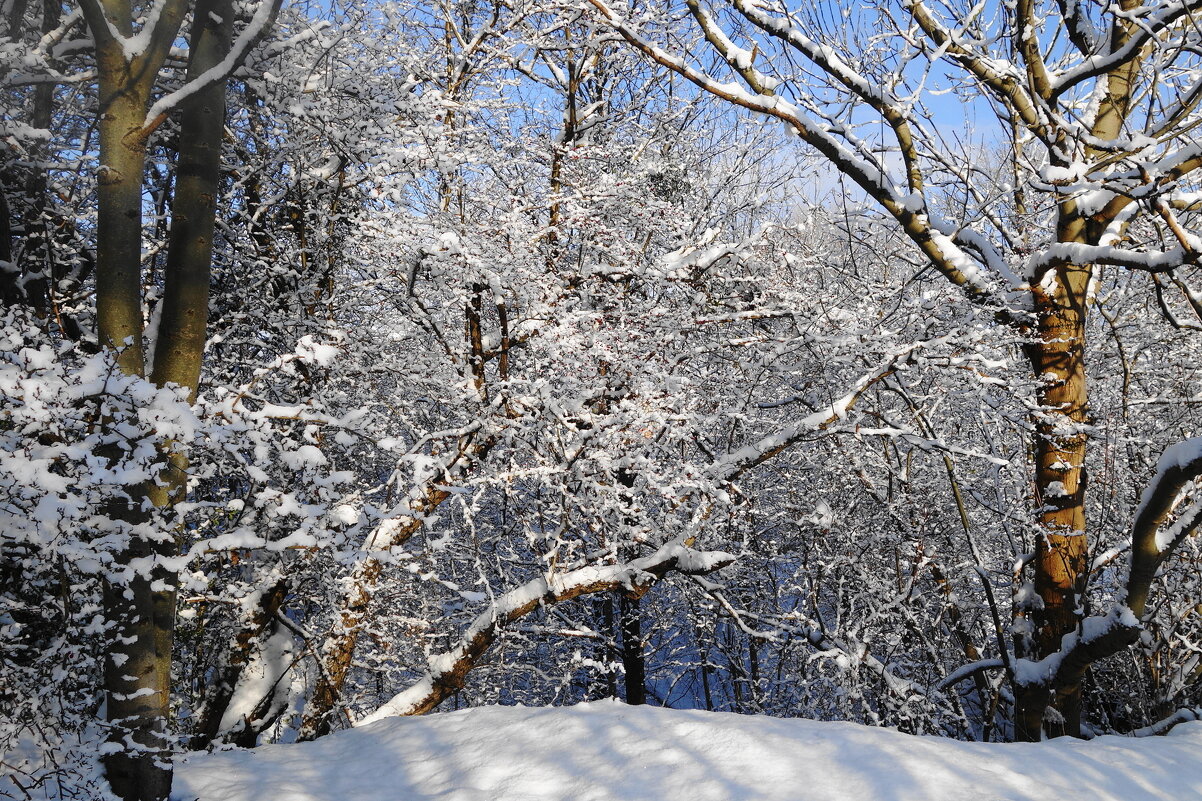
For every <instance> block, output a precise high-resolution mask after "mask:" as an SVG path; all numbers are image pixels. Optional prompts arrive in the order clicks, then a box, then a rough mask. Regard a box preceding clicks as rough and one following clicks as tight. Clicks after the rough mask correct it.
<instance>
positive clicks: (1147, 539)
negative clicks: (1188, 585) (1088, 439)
mask: <svg viewBox="0 0 1202 801" xmlns="http://www.w3.org/2000/svg"><path fill="white" fill-rule="evenodd" d="M1199 476H1202V437H1192V438H1190V439H1187V440H1184V441H1182V442H1178V443H1176V444H1175V445H1172V446H1170V447H1169V448H1167V449H1165V452H1164V454H1163V455H1162V456H1161V457H1160V461H1159V462H1158V463H1157V465H1156V474H1155V475H1154V476H1153V477H1152V479H1151V481H1149V482H1148V484H1147V486H1146V487H1145V488H1144V491H1143V494H1142V495H1141V497H1140V501H1139V506H1138V507H1137V508H1136V512H1135V519H1134V521H1133V522H1132V524H1131V572H1130V573H1129V575H1128V578H1127V605H1128V606H1130V607H1131V609H1132V610H1133V611H1134V612H1135V614H1136V615H1142V614H1143V611H1144V606H1145V605H1146V604H1147V599H1148V589H1149V587H1150V586H1151V584H1152V579H1153V578H1154V577H1155V575H1156V570H1157V568H1159V567H1160V565H1161V563H1162V562H1163V561H1164V560H1165V559H1166V558H1168V556H1169V555H1170V554H1171V553H1172V552H1173V549H1174V548H1176V547H1177V545H1178V544H1180V543H1181V541H1182V540H1184V539H1185V538H1186V537H1187V536H1189V535H1190V534H1191V533H1193V531H1195V530H1196V529H1197V527H1198V525H1199V523H1202V507H1199V505H1198V504H1194V505H1192V506H1191V507H1190V508H1189V509H1187V510H1185V511H1184V513H1183V514H1182V515H1180V516H1179V518H1178V520H1177V521H1176V522H1175V523H1174V524H1173V525H1172V526H1169V527H1168V528H1165V523H1166V522H1167V521H1168V518H1169V515H1170V514H1171V513H1172V512H1173V510H1174V509H1175V508H1176V507H1177V504H1178V502H1179V501H1180V499H1181V495H1182V493H1183V492H1184V491H1185V490H1186V489H1188V488H1189V487H1191V486H1192V485H1193V483H1194V480H1195V479H1196V478H1198V477H1199Z"/></svg>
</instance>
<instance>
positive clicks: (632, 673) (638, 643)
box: [618, 595, 647, 704]
mask: <svg viewBox="0 0 1202 801" xmlns="http://www.w3.org/2000/svg"><path fill="white" fill-rule="evenodd" d="M618 604H619V607H620V608H621V614H622V672H623V673H624V674H625V676H626V703H628V704H645V703H647V661H646V658H645V657H644V655H643V618H642V615H641V613H640V610H639V599H638V598H631V597H629V596H627V595H622V596H619V599H618Z"/></svg>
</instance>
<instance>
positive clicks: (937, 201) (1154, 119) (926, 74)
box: [591, 0, 1202, 739]
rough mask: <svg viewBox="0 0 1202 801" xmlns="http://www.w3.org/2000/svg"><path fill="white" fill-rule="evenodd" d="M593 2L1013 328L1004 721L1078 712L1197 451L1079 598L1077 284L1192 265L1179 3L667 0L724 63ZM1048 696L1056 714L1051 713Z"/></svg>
mask: <svg viewBox="0 0 1202 801" xmlns="http://www.w3.org/2000/svg"><path fill="white" fill-rule="evenodd" d="M591 5H592V6H593V8H594V9H595V10H596V12H597V14H598V15H599V17H600V18H601V19H603V20H605V21H607V22H608V23H609V24H610V25H611V26H612V27H613V29H614V30H615V31H616V32H617V33H618V34H619V35H620V36H621V37H622V38H623V39H624V40H625V41H627V42H628V43H629V44H630V45H631V46H633V47H634V48H636V49H637V50H639V51H640V52H642V53H643V54H644V55H645V56H647V57H648V58H650V59H652V60H654V61H656V62H657V63H659V64H661V65H663V66H665V67H667V68H668V69H671V70H673V71H674V72H676V73H678V74H680V75H682V76H683V77H685V78H687V79H688V80H690V81H691V82H693V83H694V84H695V85H696V86H698V87H700V88H701V89H703V90H705V91H707V92H709V93H711V94H713V95H715V96H717V97H720V98H723V99H724V100H726V101H728V102H730V103H733V104H735V105H738V106H741V107H744V108H747V109H750V110H752V111H755V112H757V113H761V114H764V115H767V116H770V117H773V118H776V119H779V120H781V121H782V122H783V123H784V124H785V125H786V126H788V127H789V128H790V129H791V130H792V131H793V132H795V133H796V135H797V136H798V138H799V139H801V140H802V141H803V142H804V143H805V144H806V145H808V146H809V147H811V148H813V149H814V150H815V151H817V152H818V153H819V154H821V156H822V157H823V158H824V159H825V160H826V161H827V162H828V163H829V164H830V165H831V166H832V167H833V168H834V169H835V170H836V171H837V172H838V173H839V174H840V175H841V176H843V177H844V178H846V179H847V180H848V181H850V182H852V183H853V184H854V185H855V186H856V187H857V188H858V189H859V191H862V192H863V193H864V196H865V197H866V198H867V199H870V200H871V201H872V202H873V203H874V204H875V206H876V208H877V209H878V210H879V212H880V213H881V214H882V215H883V216H884V217H885V218H886V219H888V220H890V221H891V222H892V224H893V225H895V226H897V229H898V230H899V232H901V233H903V234H904V235H905V237H906V238H907V239H908V240H909V242H910V244H911V246H912V247H913V248H916V249H917V251H918V252H919V253H921V254H922V257H923V258H924V259H925V261H926V262H927V264H929V265H930V266H931V267H932V268H934V269H935V270H936V271H938V272H939V273H940V274H942V275H943V276H944V277H945V278H946V279H947V280H948V281H950V282H951V283H952V284H953V285H955V286H957V287H959V288H961V290H962V291H963V293H964V295H965V297H966V298H968V299H969V300H970V301H971V302H972V303H974V304H976V305H978V306H980V307H982V308H984V309H986V310H988V311H989V312H990V313H992V314H993V316H994V318H995V319H996V321H997V323H998V324H999V325H1004V326H1008V327H1010V328H1012V329H1013V330H1015V331H1016V332H1018V333H1019V334H1020V335H1022V336H1024V337H1026V338H1027V344H1026V345H1025V346H1024V352H1025V354H1026V359H1027V362H1028V364H1029V369H1030V370H1031V373H1032V375H1033V376H1034V377H1035V379H1036V381H1037V388H1036V398H1035V400H1036V403H1037V404H1038V408H1037V409H1035V410H1034V411H1033V413H1032V422H1033V425H1034V429H1035V430H1034V433H1033V436H1032V438H1031V448H1032V463H1033V464H1032V474H1031V479H1032V486H1031V494H1030V499H1031V504H1032V511H1031V514H1032V525H1033V527H1034V532H1035V550H1034V554H1033V555H1032V556H1031V557H1030V559H1029V560H1026V564H1027V569H1028V570H1029V573H1030V581H1029V583H1026V584H1022V585H1020V586H1019V587H1017V588H1016V591H1015V597H1014V609H1015V614H1016V620H1015V623H1014V625H1013V626H1012V632H1013V634H1014V648H1015V655H1016V657H1017V661H1016V662H1015V665H1014V670H1013V673H1012V679H1013V681H1014V684H1015V690H1016V694H1017V700H1016V704H1017V706H1016V726H1017V736H1018V737H1020V738H1023V739H1038V738H1039V736H1040V734H1041V731H1044V730H1045V726H1046V730H1047V731H1049V732H1050V733H1067V734H1079V733H1080V732H1081V701H1080V697H1081V689H1080V682H1081V679H1082V676H1083V673H1084V670H1085V669H1086V667H1087V666H1088V665H1089V664H1091V663H1092V662H1094V661H1095V660H1097V659H1099V658H1101V657H1102V656H1104V655H1106V654H1109V653H1113V652H1114V651H1115V650H1117V649H1119V648H1121V647H1123V646H1125V645H1126V644H1128V643H1130V642H1133V641H1134V640H1135V639H1136V637H1137V636H1138V634H1139V632H1140V630H1141V628H1142V623H1141V622H1140V618H1141V617H1143V616H1144V614H1145V603H1146V599H1147V593H1148V589H1149V586H1150V582H1151V579H1152V577H1153V575H1154V573H1155V570H1156V569H1157V568H1158V567H1159V566H1160V565H1161V564H1162V563H1163V562H1164V560H1165V559H1166V558H1167V556H1168V555H1169V554H1170V553H1171V552H1172V550H1173V549H1174V548H1175V547H1176V546H1177V544H1179V543H1180V542H1181V541H1182V538H1183V537H1184V536H1185V535H1186V534H1187V533H1188V532H1191V531H1192V530H1193V528H1194V526H1195V524H1196V522H1197V521H1196V520H1195V518H1194V516H1193V514H1192V512H1190V513H1186V514H1185V516H1184V517H1182V518H1181V519H1179V520H1177V521H1176V523H1175V524H1174V527H1172V528H1171V532H1172V533H1171V534H1169V533H1164V534H1162V535H1161V537H1160V539H1159V540H1157V535H1156V534H1155V533H1154V532H1155V531H1156V530H1160V529H1161V527H1162V526H1165V525H1167V521H1168V518H1169V509H1170V508H1171V507H1172V506H1173V504H1174V502H1175V501H1176V500H1177V499H1178V498H1179V496H1180V494H1181V493H1183V492H1185V491H1187V490H1188V489H1189V488H1190V487H1191V486H1192V483H1191V481H1192V479H1193V478H1194V477H1195V476H1196V475H1197V474H1198V469H1199V463H1198V462H1197V460H1195V459H1193V458H1184V459H1178V460H1177V461H1174V459H1177V456H1180V455H1181V454H1182V453H1183V452H1182V451H1180V450H1178V449H1174V450H1172V451H1171V452H1170V454H1169V455H1166V457H1165V458H1166V459H1167V460H1168V462H1171V463H1173V464H1176V465H1178V466H1177V467H1171V466H1167V467H1166V466H1164V465H1165V463H1163V462H1162V468H1161V469H1160V470H1159V471H1158V473H1157V475H1156V476H1154V477H1153V479H1152V481H1151V483H1150V484H1149V485H1148V489H1147V490H1146V496H1145V501H1144V502H1143V503H1142V504H1141V507H1140V509H1139V511H1138V512H1137V513H1136V515H1135V519H1134V521H1133V522H1132V528H1131V535H1132V540H1133V551H1132V558H1131V565H1130V570H1129V571H1128V574H1127V578H1126V580H1125V588H1124V590H1123V592H1122V593H1121V594H1120V596H1119V597H1118V598H1116V601H1115V604H1114V606H1113V607H1112V609H1111V610H1110V611H1109V612H1108V613H1106V614H1105V615H1102V616H1100V617H1098V616H1093V617H1087V615H1086V612H1085V610H1084V607H1083V599H1084V596H1085V592H1086V582H1087V579H1088V577H1089V565H1088V553H1089V547H1088V538H1087V530H1088V525H1087V508H1088V507H1087V493H1086V485H1087V479H1086V461H1087V447H1088V444H1089V440H1090V430H1091V429H1090V424H1091V416H1090V412H1089V403H1088V386H1087V379H1086V364H1087V351H1086V330H1087V325H1088V323H1089V315H1090V307H1091V305H1092V303H1093V299H1092V296H1091V286H1092V285H1093V283H1094V282H1095V281H1096V280H1097V278H1098V276H1099V275H1100V274H1102V273H1104V272H1105V271H1109V270H1115V269H1125V270H1137V271H1143V272H1147V273H1151V274H1154V275H1156V274H1168V275H1178V274H1181V273H1186V274H1188V272H1189V269H1190V267H1191V266H1192V265H1193V264H1194V263H1195V262H1196V261H1197V258H1198V255H1197V254H1198V247H1199V241H1198V239H1197V237H1195V236H1194V235H1193V234H1190V233H1189V229H1190V227H1191V223H1190V220H1191V219H1192V215H1194V214H1195V213H1196V209H1197V207H1196V200H1195V196H1194V195H1193V194H1192V191H1191V190H1192V187H1193V176H1194V175H1195V173H1196V171H1197V168H1198V167H1199V166H1200V165H1202V160H1200V159H1199V156H1198V154H1197V150H1196V145H1195V141H1196V140H1195V138H1194V137H1193V135H1192V133H1191V131H1192V130H1193V126H1194V125H1195V121H1196V118H1197V101H1198V96H1199V91H1200V88H1202V85H1200V84H1199V83H1198V82H1197V81H1196V79H1195V75H1196V73H1195V69H1196V59H1195V56H1194V55H1193V54H1192V50H1191V48H1192V44H1191V43H1192V42H1193V41H1194V40H1195V38H1196V36H1197V33H1196V31H1195V30H1194V27H1193V26H1192V24H1191V23H1190V21H1189V20H1190V19H1191V14H1192V13H1193V12H1194V10H1195V8H1196V7H1195V5H1194V4H1192V3H1189V2H1173V3H1164V4H1160V5H1156V6H1138V5H1137V4H1135V3H1126V4H1121V5H1119V6H1108V7H1103V6H1100V5H1097V6H1095V5H1092V4H1077V3H1073V4H1052V3H1038V2H1020V3H1018V4H1016V5H1015V6H1013V7H1009V6H1006V7H998V8H996V9H984V10H982V9H979V8H974V9H972V10H971V11H966V12H959V11H957V10H955V9H952V8H938V9H937V8H934V7H933V6H930V5H929V4H926V3H923V2H917V1H915V2H902V3H897V4H887V5H884V6H881V7H880V8H879V9H874V10H868V11H859V10H855V9H851V8H843V9H840V16H839V18H832V17H830V16H829V15H828V14H827V12H828V11H829V9H827V8H826V7H821V8H817V7H816V8H812V9H801V8H790V7H788V6H787V5H786V4H783V3H753V2H742V0H732V2H730V3H723V4H719V5H717V6H711V5H707V4H704V3H701V2H693V0H686V2H684V3H683V4H682V6H683V7H682V8H681V9H680V12H681V13H682V14H684V15H686V16H687V17H688V18H691V20H692V22H693V23H694V25H695V26H696V29H697V30H698V31H699V32H700V33H701V35H703V36H704V37H705V39H706V41H707V42H708V43H709V45H710V48H711V50H710V52H711V53H713V54H714V55H716V56H717V58H718V61H719V63H721V64H722V65H723V70H725V71H726V72H727V73H729V74H730V75H732V76H733V77H735V78H737V80H738V81H739V83H730V82H726V78H725V75H724V74H723V71H722V70H718V69H716V68H711V65H709V64H708V63H707V62H706V61H705V60H704V59H701V58H699V57H696V56H690V55H687V54H686V53H684V52H683V51H681V50H679V49H678V48H675V47H674V46H673V45H672V44H671V43H668V44H666V45H663V44H658V43H657V42H656V37H657V32H658V33H659V34H660V35H664V34H665V32H666V35H668V36H670V35H672V30H671V28H665V27H663V22H662V21H663V20H666V19H668V18H669V17H670V16H671V15H672V14H673V13H675V6H673V8H672V9H671V10H669V9H664V10H663V11H662V12H659V13H652V12H638V11H636V10H635V9H634V8H633V7H618V6H615V5H611V4H609V3H607V2H604V0H591ZM874 31H879V32H880V33H873V32H874ZM945 89H946V90H949V91H954V92H956V93H957V94H958V95H959V96H960V97H963V98H965V100H964V102H966V103H969V104H975V105H974V106H973V107H974V108H977V109H980V110H981V111H982V112H983V111H984V110H985V109H987V108H988V109H991V110H992V111H993V112H994V113H995V114H996V115H997V118H998V120H999V128H1000V137H1001V139H1002V140H1003V141H1004V142H1005V143H1006V147H1007V148H1008V150H1007V159H1008V165H1007V170H1008V171H1009V172H1010V173H1011V174H1010V175H1008V176H1006V177H1004V178H1001V179H999V177H998V176H997V175H996V173H995V172H993V171H990V170H986V169H982V167H981V165H980V164H979V163H974V162H977V161H978V159H977V157H976V155H975V154H974V152H973V150H972V149H971V147H972V146H971V145H969V144H968V142H969V140H970V138H971V134H970V135H969V136H966V137H963V138H962V139H961V140H960V141H956V140H951V141H949V137H948V136H947V135H941V133H940V131H942V130H946V125H945V124H943V120H941V119H938V116H939V115H940V114H941V113H944V112H943V110H942V109H940V108H939V107H938V106H937V105H936V104H935V101H934V100H932V98H933V97H934V95H933V94H932V93H933V92H935V91H943V90H945ZM1182 447H1186V446H1182ZM1174 454H1175V455H1174ZM1170 477H1171V478H1170ZM1166 531H1167V530H1166ZM1179 535H1180V536H1179ZM1049 706H1051V707H1053V708H1055V709H1056V710H1057V713H1058V714H1057V715H1056V716H1054V717H1048V718H1047V719H1046V720H1045V711H1046V710H1047V709H1048V707H1049Z"/></svg>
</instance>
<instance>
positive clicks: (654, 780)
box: [171, 702, 1202, 801]
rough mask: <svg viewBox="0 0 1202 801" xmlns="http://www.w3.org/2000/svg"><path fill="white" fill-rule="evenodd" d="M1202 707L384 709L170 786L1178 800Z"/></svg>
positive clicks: (599, 795)
mask: <svg viewBox="0 0 1202 801" xmlns="http://www.w3.org/2000/svg"><path fill="white" fill-rule="evenodd" d="M1200 749H1202V721H1195V722H1187V723H1182V724H1180V725H1179V726H1177V727H1176V728H1175V729H1173V730H1172V732H1171V733H1170V734H1169V736H1167V737H1143V738H1125V737H1099V738H1097V739H1095V740H1092V741H1089V742H1084V741H1080V740H1072V739H1068V738H1063V739H1058V740H1053V741H1050V742H1045V743H1014V744H991V743H966V742H959V741H955V740H947V739H942V738H938V737H914V736H911V735H908V734H902V733H900V732H898V731H895V730H892V729H878V728H871V727H867V726H861V725H858V724H854V723H824V722H817V721H811V720H797V719H794V720H787V719H781V718H768V717H760V716H744V715H732V714H727V713H719V712H699V711H682V710H672V709H661V708H656V707H646V706H643V707H632V706H626V705H624V704H618V703H613V702H594V703H588V704H580V705H578V706H573V707H560V708H530V707H502V706H492V707H478V708H474V709H467V710H462V711H459V712H450V713H445V714H437V715H429V716H426V717H420V718H390V719H387V720H382V721H380V722H378V723H373V724H371V725H369V726H365V727H363V728H359V729H352V730H350V731H345V732H341V733H338V734H334V735H331V736H329V737H325V738H322V739H320V740H317V741H315V742H311V743H300V744H293V745H272V746H264V747H262V748H258V749H255V750H253V751H246V750H239V751H224V752H216V753H212V754H200V755H192V756H190V757H188V758H187V760H186V761H184V762H182V763H181V764H179V765H178V767H177V768H176V773H175V785H174V788H173V793H172V796H171V797H172V798H173V799H175V801H193V799H199V801H411V800H413V799H440V801H511V800H512V801H519V799H520V801H740V800H744V799H745V800H746V801H750V800H751V799H755V800H756V801H810V799H812V800H813V801H963V800H964V799H972V801H1026V800H1027V799H1029V800H1030V801H1046V799H1048V798H1061V799H1076V800H1077V801H1160V800H1161V799H1164V801H1169V800H1170V799H1172V800H1173V801H1183V800H1184V799H1192V798H1202V760H1199V759H1198V758H1197V755H1198V753H1199V751H1200Z"/></svg>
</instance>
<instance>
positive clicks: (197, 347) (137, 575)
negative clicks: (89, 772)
mask: <svg viewBox="0 0 1202 801" xmlns="http://www.w3.org/2000/svg"><path fill="white" fill-rule="evenodd" d="M278 6H279V3H278V2H275V3H272V2H263V3H259V4H258V5H257V6H256V14H255V17H254V18H253V19H252V20H251V22H250V23H249V24H248V25H247V26H246V28H245V30H243V31H242V32H241V35H240V37H239V40H238V42H237V46H234V44H233V41H232V34H233V29H234V23H235V12H236V11H237V8H236V6H235V4H234V3H233V2H231V0H202V1H201V2H199V3H197V4H196V5H195V8H192V4H190V3H188V2H176V1H175V0H170V1H169V2H163V3H159V4H156V5H154V6H152V7H151V8H150V9H148V16H147V17H146V18H145V19H144V20H143V21H142V26H141V29H140V30H138V31H136V32H135V17H136V15H135V9H134V8H133V7H132V6H131V4H130V3H128V2H123V0H105V1H104V2H102V1H101V0H89V1H88V2H84V3H83V4H82V6H81V8H82V12H83V15H84V18H85V19H86V21H87V24H88V28H89V29H90V31H91V34H92V40H93V42H94V45H95V65H96V73H97V82H98V92H99V94H98V104H97V116H96V127H97V130H98V134H99V163H98V166H97V170H96V172H97V209H98V214H97V227H96V249H95V253H96V265H95V275H96V335H97V339H98V343H99V346H100V348H101V350H102V352H106V353H108V354H110V355H111V357H112V358H113V360H114V362H115V364H116V366H117V368H118V369H119V370H120V371H121V372H122V373H124V374H126V375H128V376H133V377H144V376H145V377H148V378H149V379H150V380H151V382H153V383H154V384H156V385H157V386H160V387H167V386H177V387H181V388H183V390H184V391H185V394H186V395H187V396H188V397H189V398H190V399H192V400H194V399H195V397H196V391H197V386H198V381H199V377H200V363H201V355H202V353H203V348H204V344H205V326H206V320H207V315H208V303H209V264H210V261H211V257H212V231H213V224H214V214H215V210H216V200H215V199H216V197H217V195H218V178H219V174H220V158H221V140H222V136H223V132H224V122H225V103H224V98H225V81H226V78H227V77H228V76H229V74H230V73H231V72H232V71H233V70H234V69H235V67H236V66H237V65H238V62H239V61H240V59H241V58H242V57H243V56H244V55H245V53H246V51H247V49H248V47H249V46H250V44H251V43H253V42H254V41H255V40H256V39H257V38H258V37H259V36H260V35H261V34H262V33H263V32H264V31H265V30H266V28H267V26H268V25H269V24H270V21H271V19H272V18H273V17H274V15H275V12H276V10H277V9H278ZM189 10H191V11H192V30H191V35H190V37H189V50H188V54H189V55H188V67H187V74H186V76H185V78H184V82H183V84H182V85H181V86H180V87H179V88H177V89H176V90H175V91H174V92H167V93H166V94H164V95H163V96H160V97H158V98H157V99H154V93H155V91H156V89H157V88H158V87H159V80H160V71H161V70H162V69H163V67H164V65H165V64H166V61H167V57H168V55H169V53H170V49H171V46H172V44H173V43H174V42H175V40H176V37H177V35H178V32H179V30H180V27H181V25H182V24H183V22H184V20H185V18H186V16H187V15H188V12H189ZM152 99H153V103H152ZM177 104H178V105H179V107H180V108H181V114H182V117H181V125H182V126H183V128H185V129H186V130H187V131H188V136H187V137H186V138H181V145H180V149H179V165H178V180H177V182H176V188H175V193H174V202H173V205H172V226H171V244H170V249H169V252H168V257H167V266H166V270H165V281H164V299H163V308H162V314H161V317H160V320H159V325H158V329H157V331H155V332H154V333H155V335H156V338H155V343H154V344H155V350H154V354H155V357H154V361H153V364H150V365H148V364H147V363H146V359H145V355H144V350H143V338H144V334H145V331H144V321H143V308H142V303H143V272H142V240H143V226H142V217H143V202H144V198H143V187H144V180H143V177H144V173H145V167H146V165H145V158H146V147H147V142H148V141H149V139H150V137H151V136H152V134H153V133H154V132H155V130H156V129H158V128H159V126H160V125H161V124H162V123H163V122H164V121H165V120H166V119H167V117H168V116H169V114H170V113H171V111H172V109H173V108H174V107H175V106H176V105H177ZM113 422H114V421H113V420H106V419H101V420H100V421H99V423H100V425H110V424H112V423H113ZM114 434H116V432H114ZM121 450H122V444H121V440H120V436H119V434H117V435H116V436H114V438H113V439H112V441H111V443H110V444H107V445H105V446H104V447H103V448H102V452H101V454H100V455H101V456H102V457H104V458H106V459H108V460H109V461H110V462H112V463H113V464H114V466H115V465H116V463H117V462H118V461H119V460H120V458H121ZM161 450H162V453H163V463H162V465H161V472H160V473H159V474H158V475H152V476H151V477H149V478H148V479H144V478H141V477H139V476H138V474H137V473H136V472H135V473H133V474H132V475H131V479H132V483H130V484H128V485H127V487H126V489H125V491H124V492H123V493H120V494H118V495H116V496H115V497H113V498H112V499H111V506H110V517H111V523H110V526H111V529H110V531H109V533H111V534H114V535H118V536H119V537H122V538H128V539H127V545H126V547H125V550H124V552H123V554H122V555H121V557H120V568H121V570H120V571H118V573H117V574H115V575H114V577H113V578H112V579H110V581H109V583H108V586H107V588H106V591H105V611H106V615H107V617H108V619H109V620H111V621H113V623H114V624H115V626H116V628H115V630H114V631H113V632H112V641H111V642H112V644H111V646H110V648H109V651H108V654H107V656H106V663H105V675H106V678H105V686H106V691H107V705H106V708H107V714H108V718H109V720H110V721H111V722H112V723H114V724H115V727H114V736H115V738H116V740H117V742H119V743H120V744H121V745H122V748H121V750H118V751H116V752H114V753H112V754H111V755H110V756H109V757H108V760H107V776H108V779H109V783H110V785H111V786H112V788H113V790H114V791H115V792H116V793H117V794H118V795H120V796H121V797H122V798H126V799H155V800H156V801H157V799H162V798H166V796H167V794H168V792H169V791H170V786H171V770H170V766H169V764H167V763H165V762H164V757H163V751H164V749H166V748H167V747H168V745H167V741H166V739H165V734H166V727H167V723H168V720H169V718H170V708H171V662H172V632H173V630H174V621H175V611H176V597H175V584H176V581H177V579H176V577H175V576H174V575H172V573H173V571H172V570H171V569H170V567H169V566H168V565H169V561H168V560H170V559H171V558H172V557H175V556H176V555H177V553H178V543H177V541H176V534H175V533H173V532H171V531H170V530H167V531H162V530H157V528H156V526H155V525H154V521H155V518H153V517H150V516H148V515H147V514H146V509H145V506H144V504H146V503H149V504H150V505H151V506H153V507H157V508H162V507H166V506H169V505H172V504H174V503H175V502H176V501H178V500H180V498H181V494H182V492H183V488H184V485H185V482H186V465H187V462H186V459H185V457H184V455H183V454H182V453H181V452H180V451H179V450H178V449H177V448H176V447H174V446H173V445H172V443H171V442H170V441H164V442H162V443H161ZM126 571H128V572H126ZM117 575H121V578H117Z"/></svg>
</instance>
